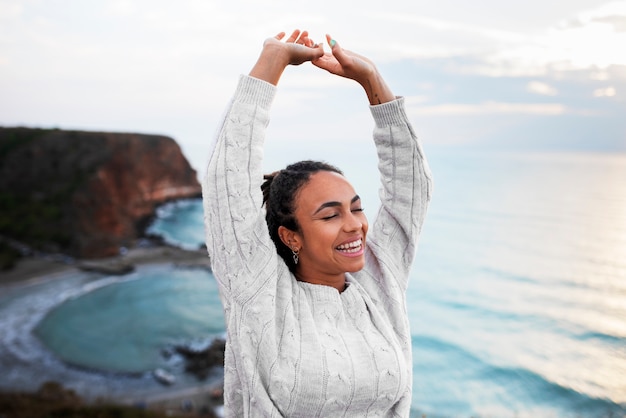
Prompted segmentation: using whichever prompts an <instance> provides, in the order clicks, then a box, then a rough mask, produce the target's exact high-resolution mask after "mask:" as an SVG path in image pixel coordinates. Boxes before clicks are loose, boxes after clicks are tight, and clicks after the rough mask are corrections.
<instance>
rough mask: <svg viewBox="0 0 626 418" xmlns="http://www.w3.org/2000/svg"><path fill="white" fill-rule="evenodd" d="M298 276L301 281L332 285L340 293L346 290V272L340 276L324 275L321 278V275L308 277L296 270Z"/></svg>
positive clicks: (297, 278)
mask: <svg viewBox="0 0 626 418" xmlns="http://www.w3.org/2000/svg"><path fill="white" fill-rule="evenodd" d="M295 276H296V280H298V281H300V282H306V283H311V284H319V285H322V286H330V287H334V288H335V289H337V291H338V292H339V293H342V292H343V291H344V290H346V287H347V285H346V275H345V273H342V274H340V275H338V276H329V277H323V278H319V277H315V278H312V277H306V276H304V275H302V274H301V273H300V272H298V271H297V272H296V274H295Z"/></svg>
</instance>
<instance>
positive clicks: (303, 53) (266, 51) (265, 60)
mask: <svg viewBox="0 0 626 418" xmlns="http://www.w3.org/2000/svg"><path fill="white" fill-rule="evenodd" d="M284 37H285V32H280V33H279V34H278V35H276V36H274V37H271V38H268V39H266V40H265V42H264V43H263V50H262V51H261V55H260V56H259V59H258V60H257V62H256V64H255V65H254V67H253V68H252V70H251V71H250V76H252V77H255V78H258V79H261V80H265V81H267V82H269V83H272V84H274V85H276V84H278V80H280V76H281V75H282V73H283V71H284V70H285V68H286V67H287V66H288V65H300V64H302V63H304V62H307V61H313V60H315V59H318V58H320V57H321V56H323V55H324V48H323V46H322V44H316V43H315V42H313V40H312V39H311V38H309V33H308V32H307V31H300V30H298V29H296V30H294V31H293V32H292V33H291V35H290V36H289V37H288V38H287V39H286V40H285V41H283V38H284Z"/></svg>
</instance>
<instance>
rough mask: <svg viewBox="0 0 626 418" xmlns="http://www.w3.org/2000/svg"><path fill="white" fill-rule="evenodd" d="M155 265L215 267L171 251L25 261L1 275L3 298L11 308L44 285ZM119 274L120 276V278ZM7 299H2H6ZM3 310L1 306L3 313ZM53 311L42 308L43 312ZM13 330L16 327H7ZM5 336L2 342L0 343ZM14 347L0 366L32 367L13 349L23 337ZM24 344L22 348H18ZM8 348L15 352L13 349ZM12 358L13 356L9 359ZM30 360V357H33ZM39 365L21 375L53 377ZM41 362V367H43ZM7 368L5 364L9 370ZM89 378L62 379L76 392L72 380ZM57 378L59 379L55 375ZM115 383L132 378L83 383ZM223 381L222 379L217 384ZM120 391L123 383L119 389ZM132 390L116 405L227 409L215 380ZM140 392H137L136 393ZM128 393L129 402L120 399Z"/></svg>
mask: <svg viewBox="0 0 626 418" xmlns="http://www.w3.org/2000/svg"><path fill="white" fill-rule="evenodd" d="M150 264H171V265H175V266H180V267H183V268H206V269H210V261H209V258H208V256H207V253H206V251H205V250H197V251H187V250H182V249H179V248H175V247H170V246H145V247H136V248H132V249H129V250H128V251H126V252H125V253H124V254H123V255H119V256H116V257H111V258H107V259H98V260H71V259H67V258H63V257H25V258H22V259H21V260H20V261H19V263H18V264H17V265H16V267H15V268H14V269H12V270H10V271H6V272H1V273H0V295H4V299H5V302H4V304H5V305H6V304H7V303H8V302H7V299H10V297H11V296H10V295H14V294H15V295H17V294H20V292H22V293H23V294H27V293H28V292H29V289H30V288H32V287H33V286H35V285H39V284H42V283H53V282H58V283H59V286H63V285H65V284H63V283H64V282H67V281H68V278H69V277H72V276H76V275H80V274H81V273H83V274H84V273H86V272H90V273H92V274H93V273H94V272H96V273H97V272H101V273H104V274H122V273H123V272H124V271H132V270H133V269H134V268H138V267H141V266H144V265H150ZM116 272H118V273H116ZM0 299H1V298H0ZM2 306H3V305H2V304H1V303H0V307H2ZM44 309H47V308H46V307H42V310H44ZM31 313H32V314H29V320H31V319H30V318H33V319H32V321H33V322H35V320H36V319H35V318H36V317H37V316H38V315H42V313H40V312H32V311H31ZM7 326H8V327H11V325H10V324H9V325H7ZM3 338H5V336H2V337H0V340H1V339H3ZM7 338H11V339H12V341H8V342H7V341H0V355H3V358H2V359H0V366H2V368H5V366H8V364H7V363H8V362H12V363H15V362H16V361H17V362H18V363H19V362H20V361H21V362H22V363H24V364H26V363H28V360H29V358H28V357H27V355H25V356H24V357H23V358H19V356H16V353H15V352H14V351H13V352H11V347H10V345H11V344H12V345H13V346H15V345H18V346H19V345H20V344H19V338H21V337H20V336H9V337H7ZM15 341H18V344H16V343H15ZM7 347H9V348H8V349H7ZM7 354H8V355H7ZM27 354H28V353H27ZM34 360H35V361H34V363H35V365H34V366H32V367H30V368H28V366H25V368H24V367H23V368H21V369H16V370H17V371H15V373H32V374H35V375H37V376H38V377H39V376H40V375H41V374H42V373H43V374H46V373H47V372H49V366H50V365H49V362H50V360H49V359H44V361H43V362H42V361H41V358H40V357H37V358H34ZM37 362H39V363H40V364H39V365H37ZM3 363H4V364H3ZM86 374H88V373H86V372H84V371H76V370H70V371H63V373H60V374H59V373H57V375H56V376H57V378H58V379H59V380H58V381H59V382H60V383H61V384H63V385H64V386H66V387H68V388H72V389H76V386H72V384H73V381H72V378H74V377H76V376H78V377H79V378H80V379H83V378H84V377H85V376H84V375H86ZM52 376H53V378H54V377H55V375H54V374H53V375H52ZM2 379H3V377H0V390H3V391H6V390H7V385H3V384H1V383H2V382H1V380H2ZM114 380H128V378H127V377H122V378H117V377H111V376H105V377H102V376H100V377H94V376H88V377H87V382H88V383H81V385H82V386H83V387H89V386H91V387H94V386H97V385H110V384H112V383H111V382H112V381H114ZM217 380H219V379H217ZM113 384H114V385H117V382H114V383H113ZM130 386H131V387H130V388H129V387H128V382H125V383H124V391H125V392H120V391H119V390H117V394H115V393H114V394H113V395H112V397H111V398H110V400H114V401H115V402H119V403H123V404H131V405H141V406H145V407H148V408H158V409H161V410H168V411H172V412H174V411H175V412H176V413H180V412H189V413H197V412H199V411H202V410H207V409H210V410H215V408H218V409H219V405H220V403H221V400H220V398H221V396H220V395H221V393H220V391H221V384H220V383H219V381H218V382H216V379H213V380H211V381H209V382H207V383H198V384H197V385H193V386H189V385H187V386H184V387H177V386H176V385H173V386H172V387H161V386H160V385H159V384H158V383H157V384H155V383H154V381H153V379H145V378H144V379H143V380H141V379H140V381H139V382H132V383H131V384H130ZM80 387H81V386H78V388H79V389H78V390H76V392H77V393H78V394H79V395H81V396H87V397H88V398H89V397H90V395H89V393H83V391H81V390H80ZM133 388H136V390H133ZM120 393H125V395H126V396H122V395H120Z"/></svg>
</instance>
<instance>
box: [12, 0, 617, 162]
mask: <svg viewBox="0 0 626 418" xmlns="http://www.w3.org/2000/svg"><path fill="white" fill-rule="evenodd" d="M266 3H271V4H266ZM294 28H300V29H307V30H309V32H310V33H311V37H312V38H313V39H314V40H316V41H320V42H322V41H324V40H325V39H324V35H325V34H326V33H330V34H331V35H332V37H333V38H334V39H336V40H337V41H338V42H339V43H340V44H341V45H342V46H344V47H345V48H347V49H350V50H353V51H356V52H359V53H361V54H363V55H365V56H368V57H369V58H371V59H372V60H374V62H376V64H377V66H378V68H379V70H380V72H381V73H382V75H383V76H384V77H385V79H386V80H387V82H388V84H389V85H390V87H391V88H392V90H393V92H394V93H395V94H396V95H399V96H404V97H405V100H406V104H407V112H408V114H409V116H410V118H411V121H412V123H413V125H414V127H415V129H416V131H417V133H418V135H419V136H420V138H421V140H422V142H423V143H424V146H425V148H433V149H434V148H437V149H449V150H456V149H480V150H507V151H529V150H530V151H559V152H560V151H576V152H581V151H584V152H589V151H592V152H610V153H617V152H626V1H612V2H603V1H602V0H541V1H539V0H527V1H525V2H502V1H497V0H477V1H474V2H464V1H461V0H440V1H437V2H432V1H422V0H411V1H408V0H402V1H398V0H387V1H384V2H381V1H370V0H360V1H344V2H339V1H336V0H332V1H331V0H321V1H317V2H313V3H309V2H286V1H284V0H273V1H272V2H256V1H251V0H244V1H236V0H231V1H226V0H220V1H213V0H202V1H201V0H180V1H176V2H172V1H163V0H137V1H130V0H101V1H98V2H87V1H84V0H0V126H29V127H41V128H51V127H56V128H61V129H81V130H96V131H112V132H137V133H148V134H162V135H168V136H171V137H173V138H174V139H175V140H176V141H177V142H178V143H179V144H180V145H181V147H182V149H183V152H184V153H185V155H186V156H187V158H188V159H189V161H190V162H191V164H192V166H193V167H194V168H196V169H197V170H199V171H200V170H201V169H202V167H203V166H204V163H205V161H206V158H207V155H208V151H207V145H208V144H209V143H210V142H211V139H212V137H213V135H214V133H215V130H216V129H217V126H218V124H219V121H220V117H221V115H222V112H223V109H224V107H225V106H226V104H227V103H228V100H229V99H230V97H231V95H232V93H233V91H234V88H235V86H236V83H237V80H238V77H239V75H240V74H246V73H247V72H248V71H249V70H250V68H251V67H252V65H253V64H254V62H255V60H256V58H257V56H258V54H259V51H260V48H261V46H262V43H263V40H264V39H265V38H267V37H269V36H273V35H275V34H276V33H278V32H280V31H287V32H288V31H291V30H292V29H294ZM326 49H327V50H328V49H329V48H328V46H326ZM372 127H373V123H372V121H371V117H370V115H369V110H368V108H367V101H366V96H365V94H364V93H363V91H362V90H361V89H360V88H359V87H358V86H357V85H356V84H355V83H354V82H352V81H350V80H345V79H340V78H338V77H334V76H332V75H330V74H328V73H325V72H323V71H322V70H319V69H316V68H315V67H313V66H312V65H310V64H304V65H302V66H299V67H297V68H296V67H293V68H288V69H287V71H286V72H285V74H284V76H283V78H282V79H281V81H280V83H279V90H278V94H277V96H276V99H275V102H274V105H273V109H272V121H271V124H270V128H269V130H268V149H267V150H266V152H270V153H277V154H280V155H281V157H284V158H285V159H286V160H287V159H289V158H291V157H294V158H296V157H297V156H298V154H301V155H305V156H308V155H309V154H310V153H312V152H314V150H318V151H320V150H324V151H326V152H327V151H328V150H329V149H330V150H333V149H335V150H341V152H344V151H345V152H346V153H350V150H351V149H352V150H358V148H359V145H360V144H361V143H362V141H368V140H369V138H370V137H371V130H372ZM270 138H271V139H270Z"/></svg>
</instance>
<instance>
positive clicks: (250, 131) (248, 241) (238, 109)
mask: <svg viewBox="0 0 626 418" xmlns="http://www.w3.org/2000/svg"><path fill="white" fill-rule="evenodd" d="M275 92H276V87H275V86H273V85H271V84H269V83H267V82H265V81H262V80H258V79H255V78H252V77H249V76H241V77H240V79H239V84H238V86H237V89H236V91H235V94H234V96H233V98H232V100H231V102H230V105H229V106H228V108H227V109H226V112H225V114H224V117H223V120H222V124H221V126H220V128H219V129H218V131H217V134H216V139H215V143H214V145H213V149H212V152H211V155H210V157H209V163H208V167H207V171H206V175H205V178H204V181H203V190H202V193H203V204H204V223H205V233H206V244H207V251H208V253H209V256H210V258H211V268H212V270H213V273H214V276H215V278H216V279H217V281H218V283H219V285H220V291H221V293H222V296H223V299H224V301H225V303H227V302H228V301H230V300H232V298H237V297H239V298H247V297H249V296H250V294H251V292H258V291H259V289H260V288H261V287H262V286H263V285H264V284H265V283H264V281H266V280H267V277H269V276H270V275H263V274H260V272H261V271H266V270H267V269H268V268H269V267H268V266H270V265H271V264H272V263H273V265H274V268H275V266H276V262H277V260H276V258H277V257H278V256H277V254H276V249H275V247H274V244H273V242H272V241H271V238H270V236H269V233H268V231H267V226H266V222H265V211H264V210H263V208H262V193H261V189H260V187H261V182H262V178H263V175H262V166H261V165H262V156H263V142H264V139H265V130H266V127H267V125H268V123H269V109H270V107H271V103H272V101H273V98H274V95H275ZM274 276H275V274H274ZM225 307H227V306H225Z"/></svg>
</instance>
